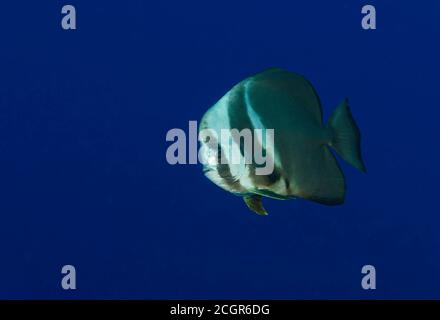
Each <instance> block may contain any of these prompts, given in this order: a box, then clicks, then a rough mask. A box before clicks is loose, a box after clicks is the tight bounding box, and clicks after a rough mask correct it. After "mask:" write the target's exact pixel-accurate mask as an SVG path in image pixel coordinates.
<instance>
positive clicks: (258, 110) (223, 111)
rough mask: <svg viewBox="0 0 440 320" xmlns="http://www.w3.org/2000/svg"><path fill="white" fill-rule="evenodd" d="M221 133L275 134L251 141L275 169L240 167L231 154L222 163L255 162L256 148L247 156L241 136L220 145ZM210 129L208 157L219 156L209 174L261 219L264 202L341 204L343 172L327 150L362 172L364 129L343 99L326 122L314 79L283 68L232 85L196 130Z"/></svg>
mask: <svg viewBox="0 0 440 320" xmlns="http://www.w3.org/2000/svg"><path fill="white" fill-rule="evenodd" d="M222 129H226V132H228V131H229V132H231V129H237V130H243V129H250V130H251V132H254V129H261V130H262V132H264V131H267V130H268V129H273V130H274V135H273V139H272V140H271V141H269V140H268V139H266V140H265V139H262V138H261V137H258V136H255V134H254V137H253V139H254V140H255V141H254V143H253V146H254V147H255V146H257V145H259V146H260V147H262V149H263V150H264V153H265V156H266V159H269V160H271V161H272V162H273V170H272V171H271V172H270V173H269V174H266V175H258V174H256V169H257V168H258V167H259V165H258V164H256V163H246V162H245V161H241V162H240V163H238V164H237V163H236V162H231V159H228V157H224V158H225V159H226V161H225V160H222V161H220V159H221V158H222V157H221V156H222V155H223V156H224V154H225V153H226V152H229V151H231V150H232V152H235V156H237V153H238V157H239V158H240V159H241V160H244V159H246V157H248V156H250V158H251V159H254V157H255V154H253V152H254V151H253V150H254V149H251V150H250V151H249V149H247V148H246V147H245V146H244V145H243V144H244V139H241V137H240V138H239V139H236V138H235V139H234V138H233V137H232V136H231V134H229V135H227V137H228V139H227V141H226V142H225V141H223V140H220V137H222V134H221V131H222ZM206 130H208V132H215V133H216V136H217V139H218V140H219V141H215V142H216V143H217V144H212V142H213V141H209V140H211V139H214V138H213V137H212V136H211V137H210V138H208V139H203V138H200V141H201V143H202V147H203V146H204V147H205V148H207V150H208V154H209V152H212V154H214V155H215V156H214V157H215V159H214V160H215V161H205V163H204V172H205V175H206V176H207V177H208V178H209V179H210V180H211V181H212V182H214V183H215V184H216V185H218V186H220V187H221V188H223V189H224V190H226V191H229V192H232V193H234V194H236V195H239V196H241V197H243V198H244V201H245V203H246V205H247V206H248V207H249V208H250V209H251V210H252V211H254V212H256V213H258V214H261V215H266V214H267V212H266V210H265V209H264V207H263V205H262V197H270V198H275V199H293V198H297V197H299V198H303V199H307V200H311V201H314V202H318V203H322V204H326V205H337V204H341V203H343V202H344V197H345V181H344V175H343V173H342V171H341V169H340V167H339V165H338V163H337V161H336V159H335V157H334V155H333V154H332V153H331V152H330V150H329V146H330V147H332V148H333V149H334V150H335V151H336V153H338V154H339V155H340V156H341V157H342V158H343V159H344V160H345V161H347V162H348V163H349V164H351V165H352V166H354V167H356V168H357V169H359V170H360V171H363V172H365V166H364V163H363V161H362V158H361V152H360V132H359V129H358V127H357V125H356V123H355V121H354V119H353V117H352V115H351V112H350V109H349V106H348V101H347V100H346V99H345V100H343V101H342V103H341V104H340V105H339V106H338V107H337V108H336V110H335V111H334V113H333V115H332V116H331V118H330V120H329V121H328V123H327V125H324V124H323V120H322V110H321V103H320V101H319V98H318V95H317V94H316V92H315V89H314V88H313V87H312V85H311V84H310V82H309V81H307V80H306V79H305V78H304V77H302V76H300V75H298V74H295V73H292V72H289V71H285V70H282V69H269V70H266V71H264V72H261V73H259V74H257V75H254V76H252V77H249V78H247V79H245V80H243V81H241V82H240V83H238V84H237V85H235V86H234V87H233V88H232V89H231V90H230V91H229V92H227V93H226V95H224V96H223V97H222V98H221V99H220V100H219V101H218V102H217V103H216V104H215V105H214V106H212V107H211V108H210V109H209V110H208V111H207V112H206V113H205V115H204V116H203V118H202V120H201V123H200V126H199V131H200V133H201V132H202V131H204V132H206ZM223 131H224V130H223ZM208 143H211V144H208ZM249 153H250V154H249ZM206 157H209V156H206Z"/></svg>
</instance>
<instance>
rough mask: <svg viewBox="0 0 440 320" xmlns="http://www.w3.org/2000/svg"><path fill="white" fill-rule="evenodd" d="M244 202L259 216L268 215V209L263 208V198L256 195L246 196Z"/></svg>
mask: <svg viewBox="0 0 440 320" xmlns="http://www.w3.org/2000/svg"><path fill="white" fill-rule="evenodd" d="M243 200H244V202H245V203H246V205H247V206H248V208H249V209H251V210H252V211H253V212H255V213H257V214H259V215H260V216H267V215H268V213H267V211H266V209H264V207H263V202H262V196H260V195H256V194H255V195H251V196H244V197H243Z"/></svg>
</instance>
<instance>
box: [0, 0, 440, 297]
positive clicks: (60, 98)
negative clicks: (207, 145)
mask: <svg viewBox="0 0 440 320" xmlns="http://www.w3.org/2000/svg"><path fill="white" fill-rule="evenodd" d="M161 2H162V1H161ZM368 3H372V4H375V5H376V9H377V14H378V21H377V27H378V29H377V30H375V31H365V30H363V29H362V28H361V26H360V21H361V18H362V15H361V12H360V11H361V7H362V6H363V5H365V4H368ZM64 4H74V5H75V6H76V9H77V14H78V21H77V23H78V30H76V31H63V30H62V29H61V27H60V21H61V7H62V5H64ZM439 12H440V4H439V2H438V1H428V0H425V1H423V2H422V3H420V4H419V3H417V4H416V3H414V2H413V1H391V0H389V1H353V0H345V1H316V0H315V1H285V2H281V1H264V2H257V1H230V2H229V1H217V2H214V1H201V2H197V3H196V2H193V1H166V2H165V1H164V2H163V3H162V4H151V3H150V1H140V0H138V1H135V0H131V1H125V2H121V1H73V0H72V1H14V2H13V1H9V3H8V4H6V3H2V4H1V5H0V41H1V43H0V249H1V250H0V298H440V291H439V288H440V275H439V273H438V272H439V270H440V252H439V245H440V234H439V231H438V230H439V227H440V212H439V209H438V198H439V197H440V195H439V194H438V189H439V188H438V186H439V181H440V175H439V170H438V167H439V161H440V157H439V152H438V137H439V122H438V118H439V116H440V111H439V108H440V106H439V100H440V81H439V74H440V73H439V71H440V68H439V66H440V63H439V61H438V57H439V56H440V47H439V39H440V38H439V36H440V24H439V23H438V21H439V15H440V13H439ZM273 66H278V67H283V68H286V69H288V70H291V71H295V72H299V73H301V74H304V75H306V76H307V77H308V78H309V79H310V81H311V82H312V83H313V84H314V85H315V87H316V89H317V91H318V93H319V95H320V97H321V101H322V103H323V108H324V113H325V118H328V116H329V115H330V114H331V112H332V111H333V110H334V109H335V107H336V106H337V104H338V103H339V102H340V101H341V100H342V99H343V98H344V97H346V96H347V97H348V98H349V99H350V102H351V106H352V112H353V114H354V117H355V118H356V120H357V122H358V124H359V126H360V128H361V131H362V137H363V141H362V142H363V145H362V149H363V154H364V160H365V163H366V165H367V169H368V173H367V174H362V173H359V172H358V171H356V170H355V169H354V168H352V167H349V166H348V165H346V164H345V163H343V162H342V161H340V163H341V164H342V167H343V170H344V172H345V175H346V180H347V184H348V192H347V197H346V203H345V204H344V205H343V206H337V207H326V206H321V205H318V204H314V203H311V202H307V201H303V200H297V201H288V202H286V201H276V200H267V201H266V207H267V209H268V210H269V211H270V215H269V216H268V217H260V216H258V215H255V214H253V213H251V212H250V211H249V210H248V209H247V208H246V207H245V205H244V204H243V202H242V200H241V199H240V198H238V197H234V196H233V195H231V194H228V193H226V192H224V191H222V190H221V189H219V188H218V187H216V186H215V185H214V184H212V183H211V182H210V181H209V180H208V179H206V178H205V177H204V176H203V174H202V170H201V166H200V165H192V166H170V165H168V164H167V162H166V159H165V151H166V148H167V146H168V145H169V143H167V142H166V141H165V135H166V132H167V131H168V130H169V129H171V128H174V127H179V128H184V129H185V128H187V125H188V121H189V120H199V119H200V118H201V116H202V115H203V113H204V112H205V111H206V110H207V109H208V108H209V107H210V106H211V105H212V104H213V103H214V102H216V101H217V99H219V98H220V97H221V96H222V95H223V94H224V93H225V92H226V91H227V90H229V89H230V88H231V87H232V85H234V84H235V83H237V82H238V81H240V80H242V79H243V78H245V77H246V76H248V75H251V74H254V73H256V72H258V71H261V70H263V69H265V68H267V67H273ZM65 264H73V265H74V266H76V268H77V278H78V279H77V286H78V289H77V290H76V291H68V292H66V291H63V290H62V289H61V286H60V281H61V267H62V266H63V265H65ZM365 264H373V265H374V266H375V267H376V269H377V290H375V291H364V290H362V288H361V285H360V281H361V276H362V275H361V268H362V266H363V265H365Z"/></svg>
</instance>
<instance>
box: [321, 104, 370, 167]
mask: <svg viewBox="0 0 440 320" xmlns="http://www.w3.org/2000/svg"><path fill="white" fill-rule="evenodd" d="M327 128H328V129H330V132H331V139H330V142H329V145H330V146H331V147H332V148H334V149H335V150H336V152H337V153H338V154H339V155H340V156H341V157H342V158H343V159H344V160H345V161H347V162H348V163H349V164H351V165H352V166H353V167H355V168H357V169H359V170H360V171H362V172H366V168H365V165H364V162H363V161H362V156H361V133H360V131H359V128H358V126H357V125H356V122H355V121H354V119H353V116H352V115H351V112H350V108H349V106H348V100H347V99H344V101H343V102H342V103H341V104H340V105H339V106H338V107H337V108H336V110H335V111H334V112H333V114H332V116H331V117H330V120H329V122H328V124H327Z"/></svg>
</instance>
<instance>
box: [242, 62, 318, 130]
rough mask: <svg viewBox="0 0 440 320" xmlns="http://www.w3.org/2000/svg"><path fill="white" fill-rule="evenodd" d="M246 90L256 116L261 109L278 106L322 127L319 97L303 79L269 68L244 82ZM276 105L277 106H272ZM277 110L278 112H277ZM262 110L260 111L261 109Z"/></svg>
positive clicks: (274, 108)
mask: <svg viewBox="0 0 440 320" xmlns="http://www.w3.org/2000/svg"><path fill="white" fill-rule="evenodd" d="M247 81H248V82H247V85H246V88H247V89H248V91H247V92H248V96H249V97H252V98H253V99H251V100H252V101H249V102H250V103H251V104H252V105H253V106H254V108H255V109H256V110H255V111H256V112H257V113H259V112H260V111H264V110H265V109H266V110H267V109H269V110H271V112H273V110H277V111H278V112H280V111H281V110H279V108H281V105H282V106H283V107H286V108H288V109H286V112H288V110H289V109H291V108H295V109H296V111H299V109H301V110H302V112H305V113H307V114H309V115H310V116H311V117H312V118H313V119H314V120H315V121H316V122H317V123H319V124H322V108H321V102H320V100H319V96H318V94H317V93H316V91H315V89H314V88H313V86H312V84H311V83H310V82H309V81H308V80H307V79H306V78H304V77H303V76H301V75H299V74H297V73H293V72H290V71H286V70H283V69H279V68H272V69H268V70H266V71H263V72H261V73H258V74H256V75H254V76H253V77H250V78H248V79H247ZM274 103H278V104H281V105H278V106H277V105H276V104H275V105H274ZM277 107H278V108H277ZM261 108H263V109H261Z"/></svg>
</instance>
